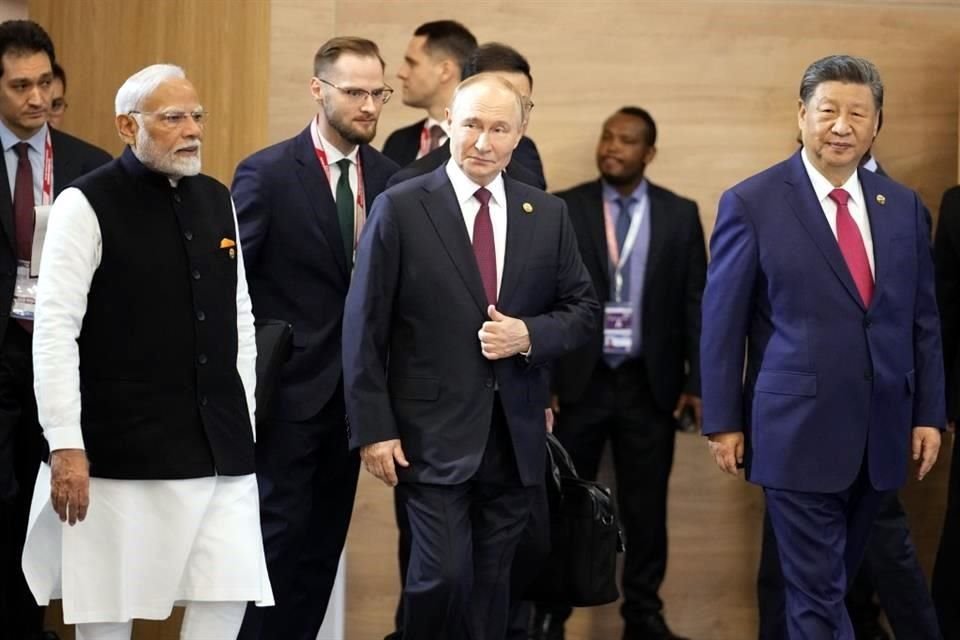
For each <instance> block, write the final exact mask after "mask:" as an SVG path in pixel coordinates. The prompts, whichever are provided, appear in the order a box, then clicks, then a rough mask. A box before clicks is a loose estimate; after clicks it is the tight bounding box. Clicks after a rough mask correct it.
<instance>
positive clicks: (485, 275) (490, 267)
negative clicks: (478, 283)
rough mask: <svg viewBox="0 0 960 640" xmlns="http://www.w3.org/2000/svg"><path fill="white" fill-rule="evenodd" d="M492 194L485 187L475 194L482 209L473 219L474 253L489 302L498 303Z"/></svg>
mask: <svg viewBox="0 0 960 640" xmlns="http://www.w3.org/2000/svg"><path fill="white" fill-rule="evenodd" d="M490 195H491V194H490V192H489V191H487V190H486V189H483V188H480V189H477V192H476V193H475V194H473V197H475V198H476V199H477V200H479V201H480V210H479V211H477V217H476V218H474V220H473V255H474V256H476V258H477V267H479V268H480V278H481V279H482V280H483V290H484V292H485V293H486V294H487V303H488V304H497V251H496V249H495V247H494V244H493V223H492V222H491V221H490Z"/></svg>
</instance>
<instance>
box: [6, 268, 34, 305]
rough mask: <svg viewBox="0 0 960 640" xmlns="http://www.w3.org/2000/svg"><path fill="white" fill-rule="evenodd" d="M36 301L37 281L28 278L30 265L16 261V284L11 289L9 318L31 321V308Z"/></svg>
mask: <svg viewBox="0 0 960 640" xmlns="http://www.w3.org/2000/svg"><path fill="white" fill-rule="evenodd" d="M36 301H37V279H36V278H34V277H31V276H30V263H29V262H27V261H25V260H17V283H16V285H14V288H13V305H12V306H11V307H10V316H11V317H13V318H19V319H21V320H33V307H34V305H35V304H36Z"/></svg>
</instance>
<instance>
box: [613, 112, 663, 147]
mask: <svg viewBox="0 0 960 640" xmlns="http://www.w3.org/2000/svg"><path fill="white" fill-rule="evenodd" d="M617 113H622V114H623V115H625V116H633V117H634V118H640V119H641V120H643V123H644V124H645V125H647V126H646V129H647V135H646V137H645V139H644V142H646V143H647V146H648V147H652V146H655V145H656V144H657V123H656V122H654V121H653V116H651V115H650V112H649V111H647V110H646V109H642V108H640V107H620V110H619V111H617Z"/></svg>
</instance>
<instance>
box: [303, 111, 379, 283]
mask: <svg viewBox="0 0 960 640" xmlns="http://www.w3.org/2000/svg"><path fill="white" fill-rule="evenodd" d="M293 153H294V158H295V159H296V161H297V178H298V179H299V180H300V184H301V186H302V187H303V190H304V193H306V196H307V202H309V203H310V207H311V208H312V210H313V214H314V216H315V217H316V220H317V223H318V224H319V225H320V231H321V232H322V233H323V236H324V238H325V239H326V241H327V246H328V247H330V251H331V252H332V253H333V258H334V261H336V263H337V267H338V268H339V269H340V274H341V275H342V276H343V279H344V281H345V282H349V281H350V273H349V269H348V268H347V255H346V253H345V252H344V250H343V239H342V236H341V234H340V221H339V220H338V219H337V203H336V202H335V201H334V199H333V194H332V193H331V192H330V183H329V182H328V181H327V176H326V174H325V173H324V172H323V167H321V166H320V161H319V160H317V154H316V151H315V150H314V148H313V140H312V139H311V137H310V129H309V128H307V129H305V130H304V131H303V132H302V133H301V134H300V135H299V136H297V138H296V141H295V143H294V149H293ZM366 183H367V177H366V176H364V186H366Z"/></svg>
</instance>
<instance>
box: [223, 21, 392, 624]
mask: <svg viewBox="0 0 960 640" xmlns="http://www.w3.org/2000/svg"><path fill="white" fill-rule="evenodd" d="M383 69H384V64H383V60H382V59H381V58H380V53H379V51H378V49H377V45H376V44H374V43H373V42H370V41H369V40H363V39H361V38H349V37H347V38H333V39H332V40H329V41H328V42H326V43H325V44H324V45H323V46H322V47H320V50H319V51H318V52H317V54H316V57H315V59H314V78H313V79H312V80H311V82H310V89H311V91H312V93H313V96H314V99H315V100H316V101H317V104H318V105H319V106H320V109H319V111H318V113H317V115H316V116H315V117H314V118H312V119H311V121H310V123H309V125H308V126H307V128H306V129H304V130H303V131H302V132H301V133H300V134H299V135H297V136H296V137H294V138H291V139H289V140H285V141H283V142H280V143H279V144H276V145H274V146H272V147H268V148H267V149H264V150H262V151H259V152H257V153H255V154H253V155H252V156H250V157H249V158H247V159H246V160H244V161H243V162H241V163H240V166H239V167H237V173H236V176H235V177H234V181H233V198H234V201H235V202H236V206H237V218H238V220H239V224H240V240H241V246H242V248H243V253H244V261H245V263H246V265H247V279H248V281H249V285H250V297H251V298H252V300H253V313H254V316H255V317H256V318H258V319H265V318H271V319H279V320H285V321H287V322H289V323H291V324H292V325H293V353H292V355H291V356H290V359H289V360H288V361H287V362H286V363H284V365H283V366H282V368H281V370H280V373H279V379H278V384H277V389H276V393H275V396H274V399H273V405H272V411H271V415H269V416H257V421H258V423H260V424H261V427H260V430H259V432H258V438H257V447H256V453H257V476H258V479H259V483H260V494H261V496H260V498H261V506H260V511H261V521H262V527H263V538H264V547H265V552H266V556H267V568H268V570H269V572H270V579H271V582H272V583H273V588H274V595H275V597H276V602H277V605H276V606H275V607H273V608H272V609H266V610H264V609H257V608H253V607H251V608H250V609H248V611H247V616H246V619H245V620H244V626H243V628H242V629H241V633H240V638H243V639H246V640H250V639H253V638H263V639H264V640H268V639H269V640H272V639H273V638H284V639H285V640H286V639H291V640H308V639H309V640H313V639H314V638H315V637H316V635H317V630H318V629H319V628H320V626H321V624H322V622H323V616H324V613H325V611H326V608H327V601H328V600H329V597H330V591H331V589H332V587H333V582H334V579H335V577H336V572H337V563H338V559H339V557H340V552H341V550H342V549H343V542H344V539H345V538H346V534H347V527H348V525H349V523H350V515H351V512H352V511H353V499H354V494H355V492H356V487H357V477H358V473H359V466H360V461H359V458H358V456H357V454H356V452H351V451H350V450H349V448H348V446H347V429H346V420H345V418H346V410H345V408H344V397H343V381H342V374H341V367H340V334H341V326H342V316H343V304H344V300H345V298H346V295H347V288H348V287H349V285H350V274H351V271H352V269H353V256H354V247H355V246H356V239H357V238H358V237H359V235H360V230H361V228H362V227H363V224H364V222H365V220H366V209H367V208H368V207H369V203H370V202H372V201H373V199H374V198H375V197H376V196H377V195H378V194H379V193H380V192H381V191H383V189H384V188H385V186H386V183H387V178H389V177H390V176H391V175H392V174H393V172H394V171H396V170H397V165H396V164H394V163H393V162H392V161H390V160H389V159H387V158H385V157H384V156H382V155H381V154H380V153H378V152H377V151H376V150H374V149H373V148H371V147H370V146H369V144H368V143H369V142H370V140H372V139H373V137H374V135H375V134H376V130H377V120H378V118H379V117H380V111H381V109H382V108H383V104H384V103H385V102H386V101H387V100H388V99H389V98H390V94H391V92H392V90H391V89H390V88H389V87H388V86H387V85H386V84H385V83H384V79H383Z"/></svg>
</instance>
